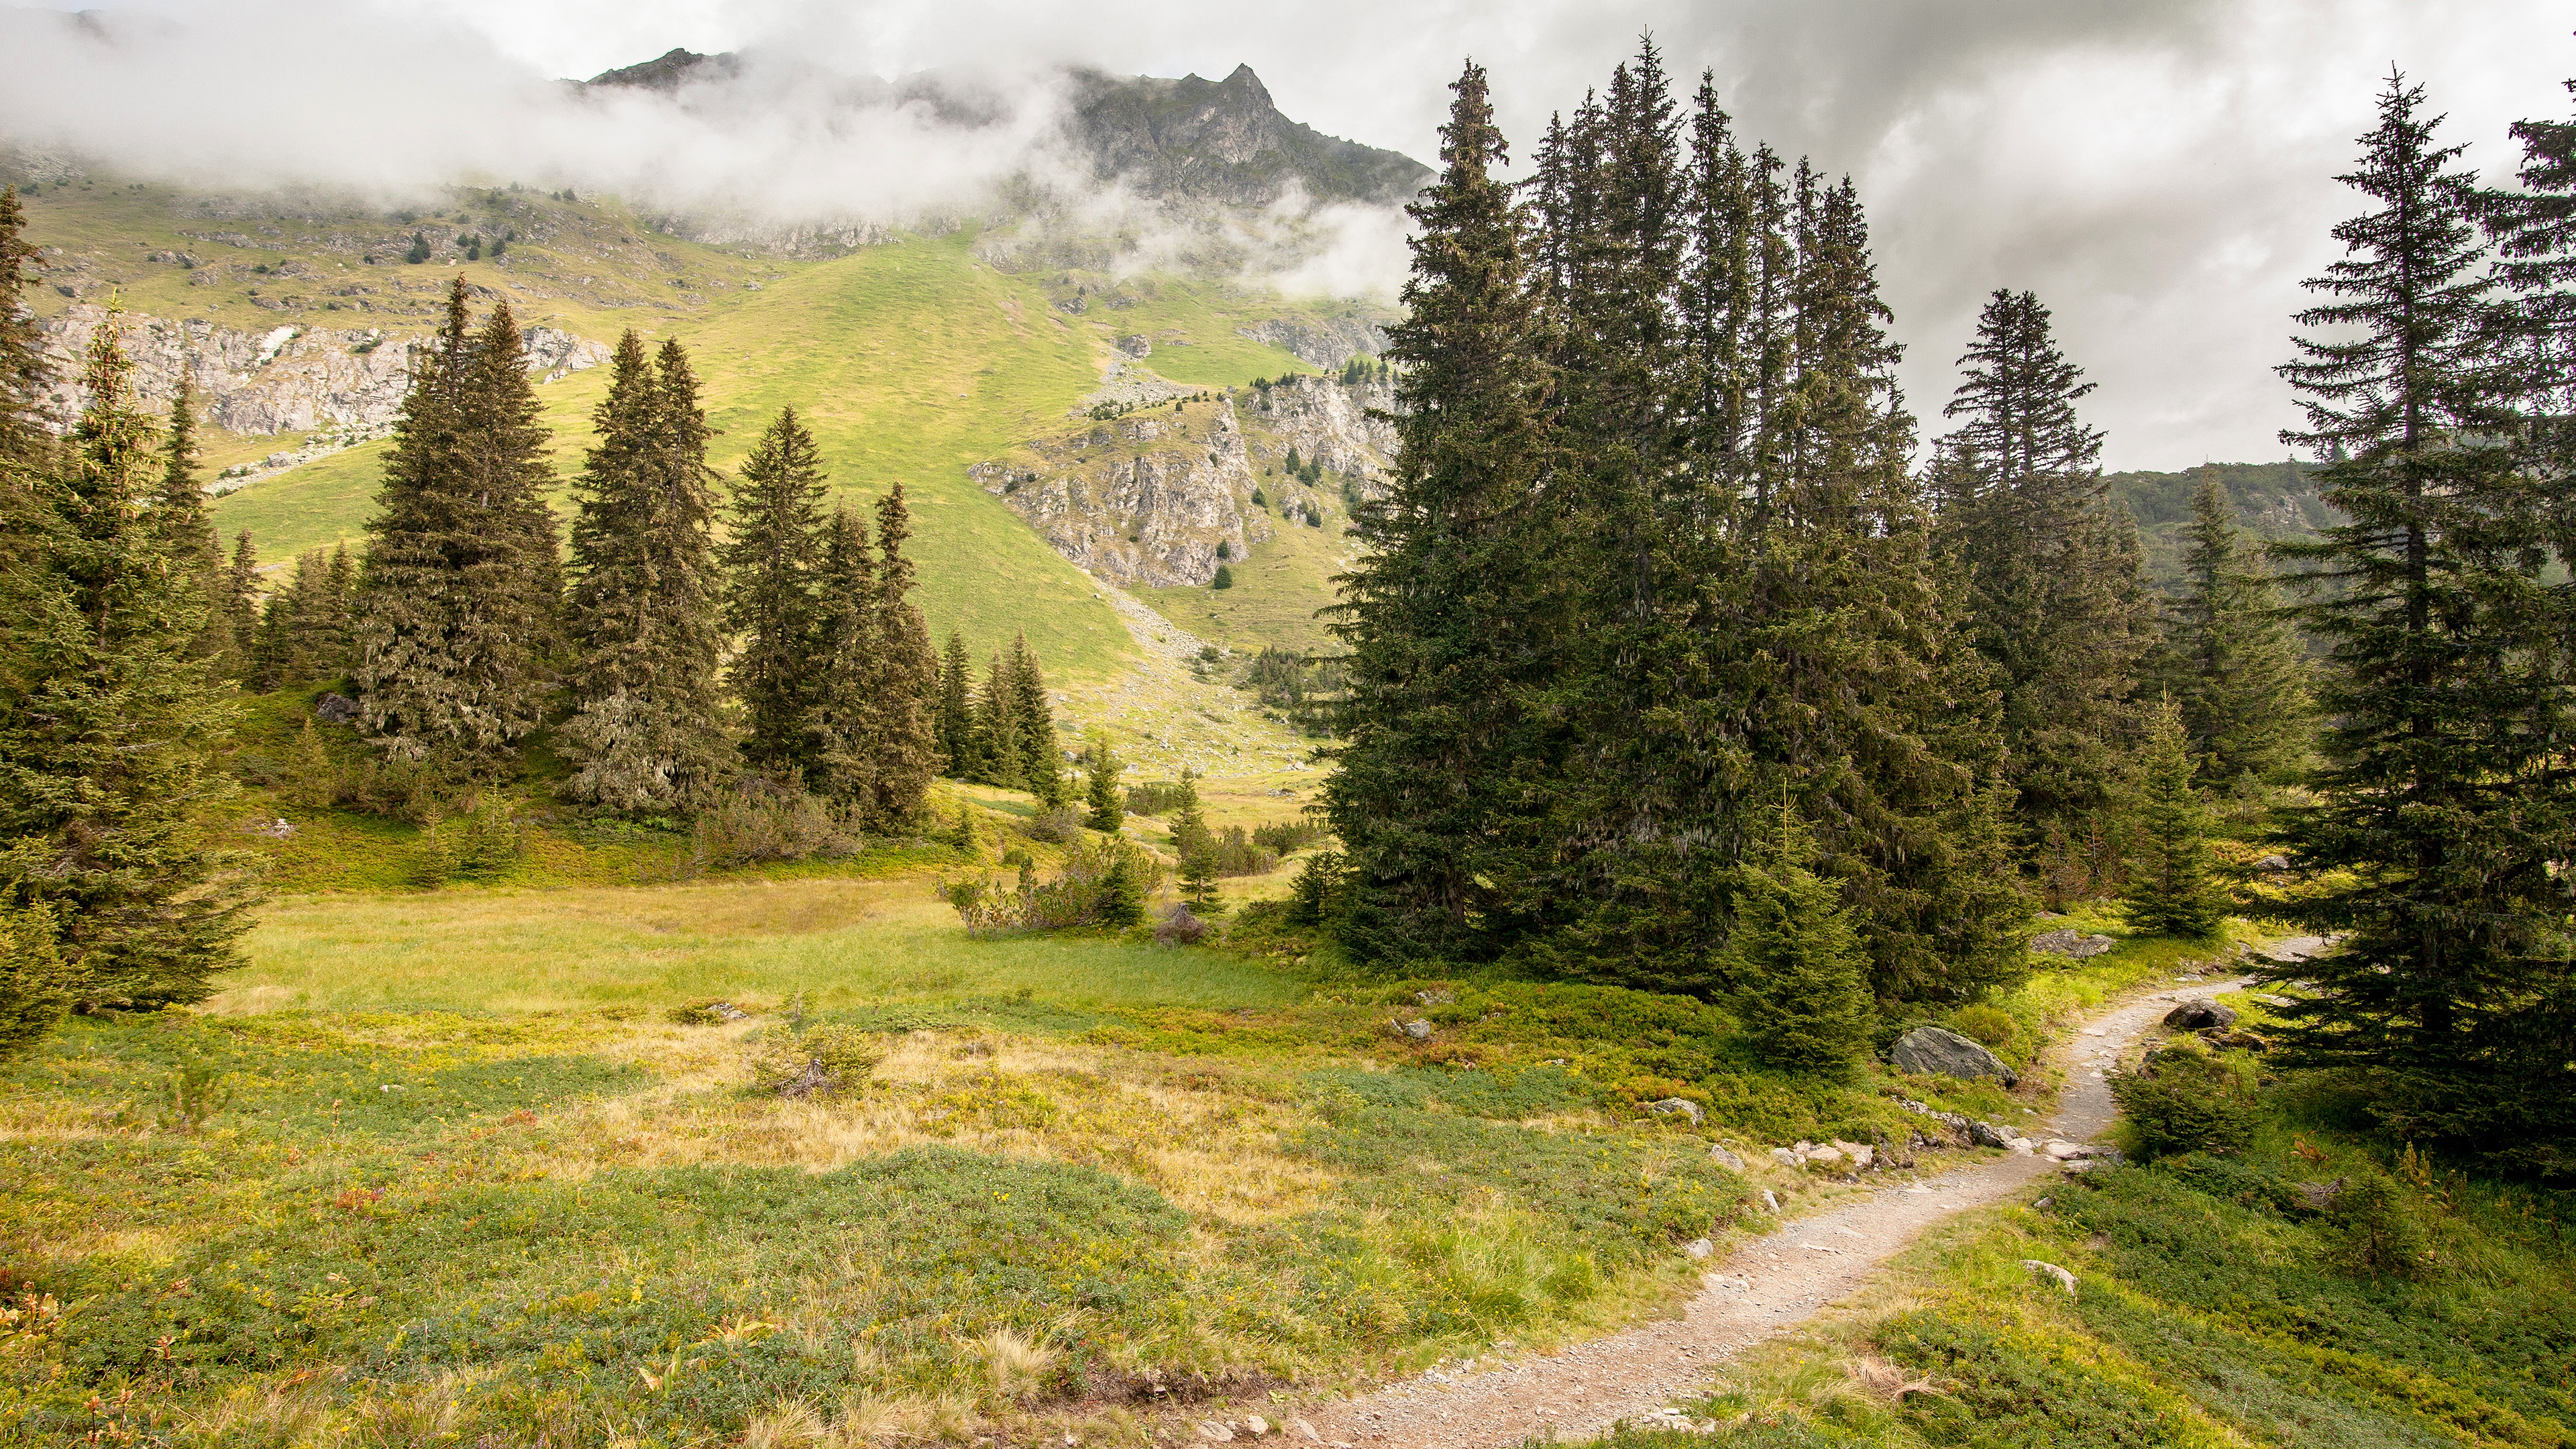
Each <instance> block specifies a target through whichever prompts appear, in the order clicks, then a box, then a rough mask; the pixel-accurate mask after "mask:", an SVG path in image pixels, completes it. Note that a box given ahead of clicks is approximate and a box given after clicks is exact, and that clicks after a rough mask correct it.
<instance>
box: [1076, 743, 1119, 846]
mask: <svg viewBox="0 0 2576 1449" xmlns="http://www.w3.org/2000/svg"><path fill="white" fill-rule="evenodd" d="M1084 766H1085V774H1086V777H1087V778H1086V783H1085V786H1084V789H1083V803H1084V805H1085V806H1087V807H1088V813H1086V814H1085V816H1084V817H1083V822H1082V823H1083V824H1085V825H1087V826H1089V827H1091V828H1092V829H1094V830H1098V831H1102V832H1105V833H1107V834H1110V835H1115V834H1117V833H1118V832H1119V830H1120V829H1121V828H1123V827H1124V826H1125V824H1126V814H1127V812H1126V804H1125V801H1124V800H1122V799H1121V798H1120V796H1119V790H1118V757H1117V756H1116V755H1115V754H1113V753H1111V752H1110V749H1109V741H1107V740H1105V739H1100V740H1094V741H1092V743H1091V749H1090V751H1089V752H1088V754H1087V756H1086V758H1085V760H1084Z"/></svg>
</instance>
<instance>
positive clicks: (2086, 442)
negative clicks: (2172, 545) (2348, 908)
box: [1937, 290, 2152, 888]
mask: <svg viewBox="0 0 2576 1449" xmlns="http://www.w3.org/2000/svg"><path fill="white" fill-rule="evenodd" d="M1959 361H1960V365H1961V368H1962V376H1961V379H1960V383H1959V389H1958V393H1957V395H1956V396H1955V397H1954V398H1952V400H1951V402H1950V404H1949V405H1948V406H1947V407H1946V408H1944V409H1943V414H1944V415H1945V416H1947V417H1952V418H1957V419H1960V420H1961V423H1960V427H1959V430H1958V431H1957V432H1955V433H1953V434H1951V436H1950V437H1949V438H1948V439H1947V440H1945V442H1944V444H1943V448H1944V454H1945V456H1944V458H1943V460H1942V465H1941V467H1940V468H1939V470H1938V474H1939V476H1940V478H1941V479H1942V485H1943V489H1944V491H1945V493H1946V494H1947V496H1946V497H1944V498H1943V499H1942V503H1941V518H1940V529H1939V533H1938V535H1937V538H1938V541H1939V542H1940V543H1941V544H1942V545H1943V546H1944V548H1945V549H1946V550H1948V551H1949V552H1950V553H1951V554H1952V556H1954V557H1956V558H1957V559H1958V560H1959V561H1960V562H1961V563H1962V564H1963V565H1964V566H1965V567H1966V569H1967V571H1968V579H1969V587H1970V590H1971V593H1970V598H1969V620H1968V623H1969V628H1970V631H1971V637H1972V638H1973V640H1974V642H1975V644H1976V647H1977V650H1978V652H1979V653H1981V654H1983V655H1984V656H1985V657H1986V659H1987V660H1988V661H1989V662H1991V663H1992V664H1993V665H1994V666H1995V669H1996V672H1997V674H1998V675H1999V683H2000V685H2001V688H2002V710H2003V713H2002V728H2003V741H2004V745H2005V748H2006V751H2007V753H2006V756H2005V758H2006V761H2007V769H2008V772H2009V777H2010V779H2011V782H2012V784H2013V787H2014V792H2015V799H2016V806H2015V808H2016V811H2017V813H2018V815H2019V817H2020V820H2021V823H2022V827H2023V829H2024V831H2025V832H2026V833H2027V835H2028V836H2029V837H2030V838H2031V839H2032V840H2033V841H2035V842H2038V843H2040V844H2041V845H2042V846H2043V847H2044V848H2045V849H2048V850H2050V851H2052V852H2054V853H2056V854H2058V855H2059V856H2061V857H2071V856H2073V855H2074V854H2076V853H2080V852H2081V851H2083V850H2084V849H2085V848H2086V846H2085V842H2086V841H2087V840H2089V839H2091V838H2094V837H2098V836H2104V835H2107V834H2110V833H2112V832H2114V831H2116V830H2117V828H2118V826H2119V815H2120V811H2121V808H2122V801H2123V798H2124V780H2123V776H2122V771H2121V758H2122V749H2123V746H2124V744H2125V742H2126V741H2127V739H2128V738H2129V736H2130V734H2131V732H2132V730H2131V727H2132V715H2133V710H2132V708H2131V705H2130V695H2131V692H2132V690H2133V689H2134V687H2135V682H2136V681H2135V678H2134V675H2135V671H2136V668H2137V665H2138V664H2139V661H2140V660H2141V658H2142V657H2143V656H2144V654H2145V653H2146V651H2147V649H2148V647H2149V645H2150V644H2151V642H2152V636H2151V634H2150V633H2149V628H2148V626H2149V619H2148V617H2147V613H2146V607H2147V606H2146V595H2145V591H2144V586H2143V584H2142V583H2141V581H2140V579H2139V577H2138V570H2137V562H2136V548H2135V543H2134V540H2135V525H2134V523H2133V522H2132V521H2131V520H2129V519H2128V518H2127V517H2126V514H2125V511H2124V510H2117V509H2116V507H2115V505H2113V504H2111V503H2110V502H2109V501H2108V494H2107V492H2106V487H2105V485H2104V483H2103V481H2102V471H2101V467H2100V461H2099V460H2100V456H2101V448H2102V435H2101V433H2100V432H2099V431H2098V430H2096V429H2094V428H2091V427H2088V426H2086V425H2085V423H2084V422H2083V420H2082V419H2081V417H2080V416H2079V415H2078V414H2077V411H2076V404H2077V403H2078V402H2079V401H2081V400H2082V399H2083V398H2084V396H2085V395H2086V394H2088V393H2090V392H2091V391H2092V390H2093V385H2092V384H2091V383H2088V382H2084V381H2082V380H2081V379H2082V376H2083V373H2082V370H2081V369H2080V368H2078V367H2076V366H2075V365H2074V364H2073V363H2072V362H2069V361H2068V360H2067V359H2066V357H2065V355H2064V354H2063V353H2061V352H2059V351H2058V349H2057V345H2056V342H2055V341H2054V339H2053V338H2052V337H2051V335H2050V327H2049V313H2048V309H2047V308H2046V307H2043V306H2042V305H2040V301H2039V299H2038V298H2037V297H2036V296H2034V295H2032V294H2031V293H2028V292H2021V293H2014V292H2011V291H2004V290H1999V291H1997V292H1996V293H1995V294H1994V295H1993V296H1992V297H1991V298H1989V299H1988V300H1987V303H1986V308H1985V311H1984V313H1983V314H1982V315H1981V316H1980V317H1979V318H1978V322H1977V336H1976V339H1975V341H1974V342H1972V343H1971V344H1970V345H1969V348H1968V351H1967V353H1966V354H1965V355H1964V356H1962V357H1961V358H1960V360H1959ZM2075 884H2076V885H2077V887H2078V888H2081V887H2083V886H2085V885H2088V884H2090V882H2086V881H2076V882H2075Z"/></svg>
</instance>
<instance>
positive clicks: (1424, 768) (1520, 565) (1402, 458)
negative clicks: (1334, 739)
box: [1324, 63, 1544, 960]
mask: <svg viewBox="0 0 2576 1449" xmlns="http://www.w3.org/2000/svg"><path fill="white" fill-rule="evenodd" d="M1451 90H1452V92H1453V93H1454V95H1455V100H1454V102H1453V103H1452V105H1451V107H1450V112H1449V120H1448V124H1447V125H1446V126H1445V127H1443V128H1442V130H1441V133H1440V134H1441V147H1440V160H1441V166H1442V170H1441V173H1440V176H1439V178H1438V179H1437V180H1436V181H1434V182H1433V183H1432V184H1431V185H1430V186H1429V187H1427V188H1425V189H1424V191H1423V192H1422V194H1421V196H1420V197H1419V198H1418V199H1417V200H1415V201H1414V202H1413V203H1412V204H1411V205H1410V206H1409V207H1408V208H1407V213H1408V214H1409V215H1410V216H1412V218H1413V219H1414V221H1415V222H1416V223H1417V227H1418V230H1417V232H1416V235H1415V236H1414V237H1413V239H1412V240H1411V242H1410V243H1409V245H1410V246H1411V248H1412V252H1413V272H1412V276H1411V277H1410V278H1409V279H1408V280H1407V282H1406V283H1405V287H1404V293H1403V301H1404V305H1405V309H1406V314H1407V316H1406V320H1405V321H1404V322H1402V323H1400V324H1398V325H1397V326H1396V327H1395V328H1393V329H1391V332H1390V335H1391V338H1392V345H1391V346H1390V347H1389V349H1388V352H1387V355H1388V357H1389V358H1390V359H1391V360H1392V361H1393V362H1394V363H1395V364H1396V365H1397V372H1396V385H1395V401H1396V407H1395V408H1394V409H1393V411H1394V412H1395V414H1396V422H1395V427H1396V431H1397V435H1398V439H1399V447H1398V451H1397V461H1396V468H1395V475H1394V477H1393V478H1392V479H1391V480H1390V484H1389V491H1388V496H1387V497H1385V498H1384V499H1383V500H1379V501H1375V502H1371V503H1368V504H1366V505H1364V506H1362V507H1361V508H1360V509H1359V510H1358V511H1357V514H1356V516H1355V517H1354V520H1353V527H1352V533H1353V535H1354V537H1355V538H1356V539H1357V540H1358V542H1359V543H1360V544H1361V549H1360V554H1359V559H1358V561H1357V562H1356V563H1354V564H1353V565H1352V568H1351V571H1350V572H1349V573H1348V574H1347V575H1344V576H1343V577H1342V578H1341V580H1340V583H1341V586H1342V596H1341V603H1340V604H1339V605H1338V606H1337V607H1336V608H1335V610H1334V611H1333V619H1334V623H1333V626H1332V627H1333V631H1334V633H1335V634H1336V635H1337V636H1338V637H1339V638H1340V639H1341V640H1342V641H1343V642H1344V643H1345V644H1346V645H1347V646H1348V647H1349V651H1350V652H1349V662H1348V665H1347V677H1348V680H1349V685H1348V694H1347V698H1346V703H1345V705H1344V707H1343V710H1342V718H1341V720H1340V728H1339V731H1338V733H1339V734H1340V736H1341V739H1342V744H1341V746H1340V748H1339V749H1338V751H1337V752H1336V754H1337V761H1338V766H1337V768H1336V770H1335V771H1334V773H1333V775H1332V777H1331V778H1330V779H1329V780H1328V781H1327V782H1326V784H1325V787H1324V790H1325V809H1326V812H1327V813H1328V815H1329V816H1330V818H1331V820H1332V823H1333V828H1334V832H1335V834H1336V835H1338V836H1339V837H1340V838H1341V840H1342V841H1343V842H1344V846H1345V849H1346V852H1347V854H1348V857H1349V860H1350V865H1351V872H1350V885H1349V891H1348V894H1349V897H1350V909H1349V910H1347V911H1346V912H1345V913H1344V917H1343V920H1344V923H1345V924H1344V926H1343V934H1344V942H1345V944H1346V945H1347V946H1348V947H1349V948H1350V949H1351V950H1353V951H1354V952H1355V953H1356V954H1358V955H1359V956H1360V957H1362V958H1363V959H1395V960H1403V959H1411V958H1427V957H1440V956H1452V955H1461V954H1466V953H1470V952H1473V951H1476V950H1478V949H1480V942H1482V941H1485V940H1488V939H1489V937H1488V934H1487V933H1488V926H1487V922H1486V919H1485V917H1486V914H1487V910H1488V907H1489V906H1490V905H1491V904H1492V898H1491V892H1490V890H1489V887H1488V883H1489V882H1491V881H1494V880H1496V879H1499V878H1503V877H1511V878H1519V877H1521V876H1525V875H1527V874H1529V873H1530V872H1531V871H1532V870H1534V869H1535V868H1536V864H1535V862H1536V860H1537V858H1538V857H1539V856H1540V854H1541V852H1540V851H1539V849H1538V848H1536V846H1534V845H1530V846H1526V847H1524V848H1520V849H1517V850H1515V849H1514V847H1515V845H1517V844H1519V843H1521V842H1526V841H1529V840H1530V839H1531V837H1532V835H1533V833H1534V832H1533V831H1532V830H1531V829H1528V828H1523V829H1520V830H1512V829H1510V828H1507V827H1506V825H1505V822H1506V821H1508V820H1511V819H1524V820H1525V819H1527V818H1528V817H1529V815H1530V814H1531V813H1532V812H1530V811H1529V810H1527V809H1526V808H1524V804H1525V802H1522V801H1520V800H1519V799H1518V795H1517V792H1519V791H1520V790H1521V789H1522V788H1523V787H1524V786H1525V785H1526V784H1527V783H1528V782H1529V781H1531V780H1532V779H1535V778H1538V776H1539V772H1538V771H1536V770H1535V769H1534V767H1533V766H1532V764H1531V760H1530V756H1531V746H1530V743H1529V740H1530V735H1531V733H1532V731H1531V729H1530V727H1529V723H1528V721H1527V720H1526V719H1525V717H1524V716H1523V714H1522V702H1521V695H1522V686H1523V685H1524V683H1526V682H1528V681H1530V680H1531V679H1533V678H1534V677H1536V675H1537V674H1538V672H1539V671H1540V670H1541V669H1542V668H1543V665H1542V664H1541V662H1540V661H1539V660H1538V658H1537V656H1536V654H1535V652H1534V650H1533V648H1532V642H1531V641H1532V634H1533V632H1534V631H1535V630H1536V629H1537V628H1538V616H1537V612H1536V610H1535V609H1534V608H1533V602H1534V601H1533V600H1532V598H1531V597H1530V596H1529V593H1528V587H1529V585H1530V584H1531V582H1532V581H1531V576H1530V573H1529V569H1528V565H1529V564H1530V563H1531V559H1530V557H1529V556H1528V553H1527V548H1526V545H1528V544H1530V543H1531V542H1532V541H1533V538H1532V531H1533V520H1531V519H1530V518H1529V516H1528V509H1529V506H1530V504H1531V503H1532V502H1533V501H1534V499H1535V497H1536V490H1537V484H1538V478H1539V470H1540V467H1541V464H1542V461H1543V459H1542V450H1543V439H1544V433H1543V428H1542V424H1541V416H1540V401H1541V397H1542V392H1543V377H1542V373H1541V369H1540V364H1539V359H1538V356H1537V340H1538V339H1537V334H1538V330H1539V322H1538V318H1537V315H1536V309H1535V304H1534V299H1533V296H1532V294H1531V289H1530V288H1529V286H1528V285H1527V268H1528V259H1527V247H1528V240H1529V239H1528V231H1529V225H1528V218H1527V217H1526V216H1525V214H1524V213H1523V211H1522V209H1521V208H1520V207H1519V206H1518V205H1517V204H1516V203H1515V202H1514V200H1513V196H1512V187H1511V184H1510V183H1509V182H1507V181H1504V180H1502V179H1501V178H1500V177H1497V176H1496V175H1495V174H1494V172H1495V170H1496V169H1497V168H1498V167H1500V166H1502V165H1503V164H1504V163H1505V162H1506V160H1507V150H1506V147H1505V144H1504V140H1503V136H1502V133H1501V132H1500V131H1499V130H1497V129H1496V128H1495V126H1494V119H1493V106H1492V102H1491V99H1490V97H1489V95H1488V93H1487V85H1486V77H1485V71H1484V69H1483V67H1481V66H1478V65H1475V64H1473V63H1470V64H1469V65H1468V66H1467V67H1466V69H1465V70H1464V71H1463V72H1462V73H1461V74H1460V76H1459V78H1458V81H1457V83H1456V84H1455V85H1454V86H1452V87H1451ZM1505 856H1510V857H1511V859H1505V858H1503V857H1505ZM1516 862H1517V863H1516Z"/></svg>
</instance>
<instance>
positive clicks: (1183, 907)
mask: <svg viewBox="0 0 2576 1449" xmlns="http://www.w3.org/2000/svg"><path fill="white" fill-rule="evenodd" d="M1207 933H1208V923H1207V922H1205V921H1202V920H1200V919H1199V918H1198V916H1197V914H1196V913H1195V912H1193V911H1191V909H1190V908H1189V905H1188V903H1186V902H1181V903H1176V904H1175V905H1173V907H1172V909H1171V910H1170V911H1168V912H1166V913H1165V914H1164V916H1163V919H1162V922H1161V924H1159V925H1157V926H1155V927H1154V940H1155V941H1156V942H1157V943H1159V944H1161V945H1165V946H1195V945H1197V944H1198V943H1199V942H1201V941H1204V940H1206V939H1207Z"/></svg>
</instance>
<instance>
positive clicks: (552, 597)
mask: <svg viewBox="0 0 2576 1449" xmlns="http://www.w3.org/2000/svg"><path fill="white" fill-rule="evenodd" d="M413 367H414V371H413V374H412V384H411V390H410V391H409V393H407V394H406V395H405V397H404V399H403V411H402V416H401V417H400V418H399V419H398V420H397V421H396V422H395V424H394V446H393V449H392V451H391V452H390V453H389V454H388V455H387V457H386V459H385V480H384V485H383V487H382V488H381V489H380V490H379V491H378V492H377V495H376V512H375V516H374V517H372V518H370V519H369V520H368V522H367V535H368V538H367V551H366V557H365V560H364V562H363V563H362V565H361V567H360V577H359V582H358V604H357V624H356V637H357V650H358V664H357V669H356V678H357V683H358V688H359V691H360V700H359V704H360V711H361V713H360V718H359V724H360V728H361V730H362V731H363V732H364V733H365V734H366V735H367V736H368V737H369V738H371V739H373V740H375V741H376V742H377V743H378V744H379V745H380V746H381V747H382V748H383V749H384V750H385V752H386V754H387V755H388V757H389V758H391V759H393V760H396V761H401V762H408V763H412V764H416V765H418V766H420V767H422V768H424V769H426V770H427V771H428V772H429V774H430V775H431V776H432V777H433V779H436V780H443V781H451V782H454V781H464V780H472V779H490V778H493V777H496V776H498V775H499V774H501V773H502V772H503V771H505V770H507V769H509V768H510V767H511V766H512V765H513V764H514V763H515V761H516V751H517V748H518V745H519V742H520V741H521V740H523V739H525V738H526V737H527V735H528V734H529V732H530V731H532V730H534V729H535V728H536V727H537V725H538V724H539V722H540V721H541V719H542V717H543V713H544V708H545V701H546V698H547V695H548V693H549V692H550V690H551V689H552V687H553V674H552V670H551V668H550V664H551V663H552V659H553V655H554V653H555V650H556V647H557V641H558V620H557V603H558V599H559V596H560V594H561V572H562V571H561V565H560V563H559V562H558V560H557V557H556V551H555V525H554V515H553V514H551V513H550V512H548V511H547V509H546V505H545V498H544V492H545V489H546V487H547V486H548V484H549V483H550V482H551V481H552V479H551V475H550V472H549V470H548V469H547V466H546V461H545V443H546V430H545V426H544V424H543V423H542V422H540V421H539V419H538V407H537V399H536V393H535V390H534V389H533V388H532V387H531V386H530V385H529V382H528V377H527V372H526V370H525V369H524V368H523V367H522V366H521V364H520V343H519V334H518V325H517V323H516V322H514V321H513V320H512V318H511V316H510V308H509V305H508V304H507V303H502V304H501V305H499V306H496V307H495V308H494V309H493V311H492V315H491V317H490V318H489V319H488V320H487V321H486V323H485V325H484V326H483V327H482V329H481V330H480V331H472V330H469V328H468V325H467V317H466V311H465V281H464V279H463V278H462V277H460V278H458V279H457V280H456V281H455V282H454V283H453V284H451V286H450V287H449V289H448V298H447V318H446V322H445V325H444V326H443V327H442V328H441V329H440V331H439V333H438V335H437V336H436V337H435V338H433V339H432V340H431V341H430V342H429V344H428V345H426V346H424V347H420V348H417V349H415V350H414V352H413Z"/></svg>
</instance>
